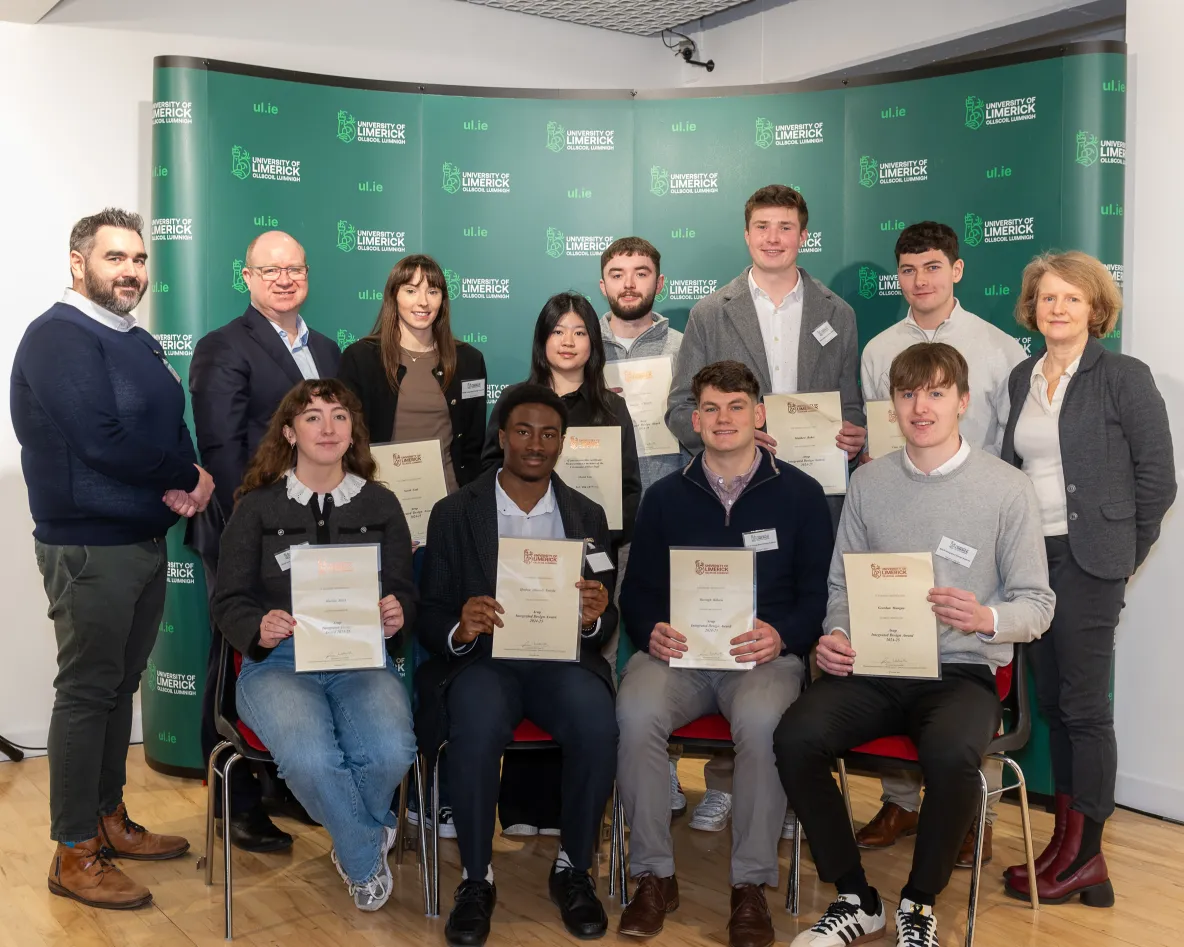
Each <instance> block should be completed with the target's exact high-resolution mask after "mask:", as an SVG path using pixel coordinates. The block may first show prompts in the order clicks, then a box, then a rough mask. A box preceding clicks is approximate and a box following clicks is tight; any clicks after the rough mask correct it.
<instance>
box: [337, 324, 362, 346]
mask: <svg viewBox="0 0 1184 947" xmlns="http://www.w3.org/2000/svg"><path fill="white" fill-rule="evenodd" d="M357 341H358V337H357V336H356V335H354V334H353V333H352V332H350V331H349V329H338V330H337V347H338V348H339V349H341V351H343V352H344V351H345V350H346V349H347V348H349V347H350V346H351V345H353V344H354V343H355V342H357Z"/></svg>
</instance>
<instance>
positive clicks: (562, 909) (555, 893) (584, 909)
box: [547, 868, 608, 940]
mask: <svg viewBox="0 0 1184 947" xmlns="http://www.w3.org/2000/svg"><path fill="white" fill-rule="evenodd" d="M547 887H548V888H549V889H550V891H551V900H552V901H553V902H555V904H556V905H558V907H559V916H560V917H562V918H563V926H564V927H566V928H567V932H568V933H569V934H571V935H572V937H579V938H581V939H582V940H592V939H594V938H597V937H603V936H604V932H605V931H606V930H608V915H607V914H605V913H604V906H603V905H602V904H601V903H600V899H599V898H598V897H596V882H595V881H593V880H592V876H591V875H590V874H588V872H586V871H577V870H576V869H574V868H562V869H560V870H559V871H556V870H555V869H554V868H552V869H551V877H550V878H548V879H547Z"/></svg>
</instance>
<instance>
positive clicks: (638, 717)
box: [616, 685, 672, 748]
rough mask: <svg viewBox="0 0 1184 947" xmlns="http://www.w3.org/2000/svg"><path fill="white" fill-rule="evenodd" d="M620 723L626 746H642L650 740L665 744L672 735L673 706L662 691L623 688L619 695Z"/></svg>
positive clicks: (622, 738) (618, 711)
mask: <svg viewBox="0 0 1184 947" xmlns="http://www.w3.org/2000/svg"><path fill="white" fill-rule="evenodd" d="M616 722H617V726H618V728H619V730H620V734H621V744H622V746H636V747H638V748H640V747H642V746H644V745H646V744H647V743H661V744H664V743H665V742H666V740H667V739H669V737H670V731H671V729H672V728H671V726H670V707H669V705H668V703H667V701H666V696H665V694H664V693H662V692H661V691H659V692H656V693H655V692H653V691H645V690H643V689H642V688H639V687H634V688H630V689H626V688H625V687H624V685H622V687H621V691H620V693H619V694H618V695H617V706H616Z"/></svg>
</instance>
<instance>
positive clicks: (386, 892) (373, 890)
mask: <svg viewBox="0 0 1184 947" xmlns="http://www.w3.org/2000/svg"><path fill="white" fill-rule="evenodd" d="M396 832H397V830H396V829H395V827H394V826H393V825H384V826H383V827H382V841H381V842H380V844H381V846H382V855H381V857H380V859H379V862H378V871H376V872H375V873H374V877H372V878H371V879H370V880H369V881H365V882H363V883H362V884H355V883H354V882H352V881H350V880H349V876H348V875H347V874H346V873H345V869H343V868H342V867H341V862H339V861H338V860H337V849H336V848H334V849H330V851H329V858H330V859H331V860H332V862H333V867H334V868H336V869H337V874H339V875H341V880H342V881H344V882H345V886H346V888H347V889H348V890H349V893H350V896H351V897H352V898H353V899H354V907H356V908H357V909H358V910H359V911H377V910H378V909H379V908H380V907H382V906H383V905H384V904H386V902H387V900H388V899H389V898H390V896H391V891H392V890H393V889H394V886H395V879H394V877H393V876H392V875H391V866H390V865H389V864H388V863H387V859H388V858H389V857H390V854H391V849H392V848H394V847H395V838H396Z"/></svg>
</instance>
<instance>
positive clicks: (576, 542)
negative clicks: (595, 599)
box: [493, 536, 584, 661]
mask: <svg viewBox="0 0 1184 947" xmlns="http://www.w3.org/2000/svg"><path fill="white" fill-rule="evenodd" d="M583 575H584V540H582V539H516V538H513V537H510V536H503V537H502V538H501V539H499V540H498V544H497V594H496V598H497V602H498V604H499V605H501V607H502V608H504V609H505V614H503V615H502V616H501V620H502V622H503V625H504V627H502V628H496V627H495V628H494V629H493V656H494V657H495V658H530V659H532V660H535V661H575V660H577V659H578V658H579V656H580V590H579V589H577V588H576V583H577V582H579V581H580V579H581V578H583Z"/></svg>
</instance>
